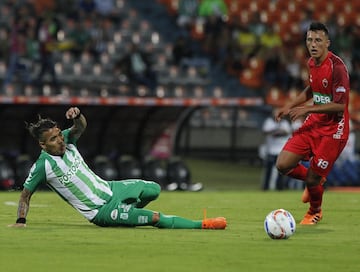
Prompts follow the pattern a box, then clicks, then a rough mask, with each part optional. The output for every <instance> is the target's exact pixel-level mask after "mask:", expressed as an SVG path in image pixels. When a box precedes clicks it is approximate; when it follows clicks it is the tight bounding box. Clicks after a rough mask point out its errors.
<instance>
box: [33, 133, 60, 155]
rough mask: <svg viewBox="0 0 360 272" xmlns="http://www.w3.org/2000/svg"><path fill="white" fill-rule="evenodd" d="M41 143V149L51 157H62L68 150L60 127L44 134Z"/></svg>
mask: <svg viewBox="0 0 360 272" xmlns="http://www.w3.org/2000/svg"><path fill="white" fill-rule="evenodd" d="M39 143H40V146H41V148H42V149H43V150H45V151H46V152H47V153H49V154H50V155H54V156H62V155H64V153H65V150H66V146H65V142H64V135H63V134H62V132H61V130H60V129H59V128H58V127H53V128H51V129H49V130H48V131H46V132H44V133H43V134H42V137H41V140H40V141H39Z"/></svg>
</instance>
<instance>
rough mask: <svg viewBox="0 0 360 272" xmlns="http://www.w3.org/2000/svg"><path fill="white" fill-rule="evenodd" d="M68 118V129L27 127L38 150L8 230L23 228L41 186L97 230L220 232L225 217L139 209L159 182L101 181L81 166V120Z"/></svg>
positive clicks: (41, 123) (42, 124) (47, 123)
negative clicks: (78, 144) (191, 216)
mask: <svg viewBox="0 0 360 272" xmlns="http://www.w3.org/2000/svg"><path fill="white" fill-rule="evenodd" d="M65 116H66V118H67V119H71V120H73V125H72V127H71V128H69V129H65V130H63V131H62V130H61V129H60V128H59V127H58V125H57V123H56V122H55V121H53V120H51V119H48V118H45V119H43V118H41V117H39V120H38V121H37V122H36V123H31V124H29V125H28V129H29V132H30V134H31V135H32V136H33V137H34V138H35V139H36V140H37V141H38V142H39V145H40V147H41V149H42V151H41V154H40V156H39V158H38V159H37V160H36V162H35V163H34V165H33V166H32V168H31V170H30V174H29V176H28V177H27V179H26V181H25V183H24V189H23V191H22V192H21V195H20V201H19V207H18V215H17V220H16V223H15V224H12V225H10V226H11V227H25V226H26V216H27V214H28V211H29V206H30V198H31V196H32V194H33V193H34V192H35V191H36V189H37V187H38V186H39V185H40V184H41V183H46V184H47V185H48V186H49V187H50V188H51V189H52V190H53V191H55V192H56V193H57V194H58V195H60V196H61V198H62V199H64V200H65V201H66V202H68V203H69V204H70V205H71V206H72V207H74V208H75V209H76V210H77V211H78V212H79V213H80V214H82V215H83V216H84V217H85V218H86V219H87V220H89V221H90V222H92V223H94V224H96V225H98V226H102V227H107V226H154V227H158V228H169V229H225V227H226V219H225V218H224V217H216V218H208V219H206V218H205V219H203V220H190V219H186V218H182V217H179V216H174V215H171V216H170V215H164V214H163V213H161V212H156V211H150V210H147V209H144V207H145V206H146V205H147V204H148V203H149V202H151V201H153V200H155V199H157V198H158V196H159V194H160V186H159V184H157V183H155V182H152V181H145V180H140V179H129V180H122V181H106V180H103V179H102V178H100V177H99V176H97V175H96V174H95V173H94V172H93V171H92V170H91V169H90V168H89V167H88V165H87V164H86V163H85V161H84V159H83V158H82V156H81V154H80V153H79V151H78V149H77V147H76V142H77V140H78V139H79V138H80V136H81V135H82V133H83V132H84V131H85V128H86V126H87V122H86V119H85V116H84V115H83V114H81V113H80V110H79V109H78V108H77V107H73V108H70V109H68V110H67V111H66V113H65Z"/></svg>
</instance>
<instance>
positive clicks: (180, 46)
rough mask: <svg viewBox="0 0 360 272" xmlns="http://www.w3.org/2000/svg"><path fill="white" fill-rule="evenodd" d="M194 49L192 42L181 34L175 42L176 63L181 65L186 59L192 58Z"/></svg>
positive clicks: (173, 53)
mask: <svg viewBox="0 0 360 272" xmlns="http://www.w3.org/2000/svg"><path fill="white" fill-rule="evenodd" d="M192 57H193V50H192V48H191V42H189V41H188V40H187V38H185V37H184V36H182V35H181V36H179V37H178V38H177V39H176V41H175V42H174V46H173V50H172V58H173V61H174V64H175V65H180V64H181V63H182V61H183V60H184V59H188V58H192Z"/></svg>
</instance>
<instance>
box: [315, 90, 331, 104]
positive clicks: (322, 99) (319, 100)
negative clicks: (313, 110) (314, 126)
mask: <svg viewBox="0 0 360 272" xmlns="http://www.w3.org/2000/svg"><path fill="white" fill-rule="evenodd" d="M331 98H332V97H331V95H329V94H321V93H314V95H313V99H314V104H327V103H330V102H331Z"/></svg>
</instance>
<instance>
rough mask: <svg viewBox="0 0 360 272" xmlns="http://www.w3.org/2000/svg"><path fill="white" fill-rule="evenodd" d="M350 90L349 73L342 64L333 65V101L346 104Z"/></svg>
mask: <svg viewBox="0 0 360 272" xmlns="http://www.w3.org/2000/svg"><path fill="white" fill-rule="evenodd" d="M349 91H350V83H349V74H348V72H347V69H346V66H345V65H344V64H337V65H334V72H333V89H332V92H333V102H335V103H340V104H346V102H347V96H348V93H349Z"/></svg>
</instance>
